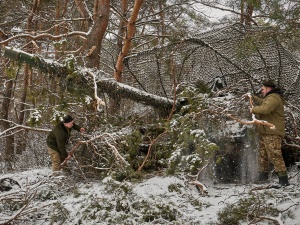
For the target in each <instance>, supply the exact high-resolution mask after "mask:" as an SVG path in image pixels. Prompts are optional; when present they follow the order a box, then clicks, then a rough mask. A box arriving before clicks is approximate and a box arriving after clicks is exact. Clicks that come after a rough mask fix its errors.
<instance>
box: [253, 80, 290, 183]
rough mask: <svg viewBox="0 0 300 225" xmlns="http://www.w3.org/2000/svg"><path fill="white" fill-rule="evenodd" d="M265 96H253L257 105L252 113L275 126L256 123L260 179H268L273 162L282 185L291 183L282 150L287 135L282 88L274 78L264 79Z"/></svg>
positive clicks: (263, 89) (263, 90) (263, 91)
mask: <svg viewBox="0 0 300 225" xmlns="http://www.w3.org/2000/svg"><path fill="white" fill-rule="evenodd" d="M261 91H262V95H263V98H260V97H257V96H253V101H254V103H255V106H254V107H253V108H251V109H250V113H253V114H255V116H256V118H257V119H259V120H263V121H267V122H269V123H271V124H273V125H274V126H275V129H272V128H270V127H268V126H266V125H262V124H258V125H256V128H257V131H258V132H259V134H260V142H259V178H258V180H259V181H265V180H267V179H268V174H269V173H268V168H269V163H270V162H271V163H272V164H273V165H274V169H275V172H276V173H277V176H278V178H279V183H280V184H281V185H282V186H286V185H289V182H288V176H287V169H286V166H285V163H284V160H283V156H282V152H281V142H282V139H283V137H284V135H285V118H284V104H285V100H284V99H283V97H282V93H281V90H280V89H279V88H277V87H276V84H275V83H274V82H273V81H272V80H268V81H264V82H263V86H262V88H261Z"/></svg>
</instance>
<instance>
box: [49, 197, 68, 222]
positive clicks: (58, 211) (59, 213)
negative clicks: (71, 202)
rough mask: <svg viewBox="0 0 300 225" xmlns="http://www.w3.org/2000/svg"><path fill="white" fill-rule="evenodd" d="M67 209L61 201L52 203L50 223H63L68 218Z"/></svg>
mask: <svg viewBox="0 0 300 225" xmlns="http://www.w3.org/2000/svg"><path fill="white" fill-rule="evenodd" d="M68 216H69V211H68V210H67V209H66V208H65V207H64V205H63V204H62V203H61V202H57V203H55V204H54V210H53V212H52V213H51V218H50V225H54V224H64V222H65V221H66V220H67V219H68Z"/></svg>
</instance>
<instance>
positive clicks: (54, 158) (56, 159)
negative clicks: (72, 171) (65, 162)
mask: <svg viewBox="0 0 300 225" xmlns="http://www.w3.org/2000/svg"><path fill="white" fill-rule="evenodd" d="M47 149H48V154H49V155H50V158H51V162H52V171H53V172H54V171H59V170H60V168H61V167H60V164H61V162H62V160H61V158H60V154H59V153H58V152H57V151H55V150H53V149H52V148H49V147H47Z"/></svg>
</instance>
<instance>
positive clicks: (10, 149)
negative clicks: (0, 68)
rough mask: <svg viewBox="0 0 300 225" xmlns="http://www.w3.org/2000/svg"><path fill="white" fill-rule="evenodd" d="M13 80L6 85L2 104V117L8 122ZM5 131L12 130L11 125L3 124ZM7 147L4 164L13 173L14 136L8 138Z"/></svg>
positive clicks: (9, 80) (8, 80)
mask: <svg viewBox="0 0 300 225" xmlns="http://www.w3.org/2000/svg"><path fill="white" fill-rule="evenodd" d="M13 83H14V82H13V80H12V79H9V78H8V79H7V81H6V83H5V94H4V99H3V102H2V112H1V114H2V115H1V116H2V118H3V119H5V120H7V119H8V115H9V105H10V99H11V95H12V92H13ZM2 126H3V130H7V129H9V128H10V125H9V123H7V122H2ZM5 140H6V143H5V144H6V147H5V150H4V162H5V164H6V169H7V170H9V171H11V170H12V162H13V159H14V136H13V135H8V136H6V139H5Z"/></svg>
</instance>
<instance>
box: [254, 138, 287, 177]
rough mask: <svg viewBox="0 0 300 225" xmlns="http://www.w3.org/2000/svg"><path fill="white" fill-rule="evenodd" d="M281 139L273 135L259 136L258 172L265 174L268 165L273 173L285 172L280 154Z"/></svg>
mask: <svg viewBox="0 0 300 225" xmlns="http://www.w3.org/2000/svg"><path fill="white" fill-rule="evenodd" d="M281 141H282V137H281V136H279V135H274V134H261V136H260V142H259V163H258V164H259V172H267V171H268V170H269V164H270V163H272V164H273V165H274V169H275V172H285V171H286V166H285V163H284V160H283V157H282V152H281Z"/></svg>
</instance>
